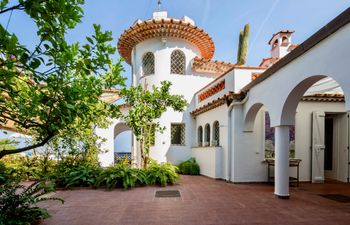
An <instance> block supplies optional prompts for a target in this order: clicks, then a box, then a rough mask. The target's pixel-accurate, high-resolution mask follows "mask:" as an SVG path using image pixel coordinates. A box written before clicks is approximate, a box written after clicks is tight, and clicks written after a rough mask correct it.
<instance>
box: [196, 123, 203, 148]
mask: <svg viewBox="0 0 350 225" xmlns="http://www.w3.org/2000/svg"><path fill="white" fill-rule="evenodd" d="M197 135H198V146H202V145H203V127H202V126H199V127H198V133H197Z"/></svg>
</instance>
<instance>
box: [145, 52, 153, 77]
mask: <svg viewBox="0 0 350 225" xmlns="http://www.w3.org/2000/svg"><path fill="white" fill-rule="evenodd" d="M142 69H143V75H144V76H145V75H150V74H154V55H153V53H152V52H147V53H146V54H145V55H144V56H143V58H142Z"/></svg>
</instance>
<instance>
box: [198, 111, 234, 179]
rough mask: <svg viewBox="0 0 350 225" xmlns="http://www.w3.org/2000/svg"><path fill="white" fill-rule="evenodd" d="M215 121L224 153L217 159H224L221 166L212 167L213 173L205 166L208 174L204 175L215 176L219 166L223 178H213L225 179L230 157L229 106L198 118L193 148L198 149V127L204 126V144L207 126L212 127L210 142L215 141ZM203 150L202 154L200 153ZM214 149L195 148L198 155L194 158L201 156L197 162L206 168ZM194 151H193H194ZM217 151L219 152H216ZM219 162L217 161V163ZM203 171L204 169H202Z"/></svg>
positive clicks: (221, 150)
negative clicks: (217, 124)
mask: <svg viewBox="0 0 350 225" xmlns="http://www.w3.org/2000/svg"><path fill="white" fill-rule="evenodd" d="M215 121H218V122H219V126H220V141H219V142H220V147H221V149H220V152H222V154H221V155H218V156H217V157H222V159H221V160H220V162H221V164H220V165H215V166H213V167H211V171H210V172H209V170H210V169H209V168H208V166H205V168H204V171H206V173H207V174H204V175H206V176H211V175H209V174H215V171H217V168H216V167H217V166H219V167H220V168H221V169H220V170H221V177H217V176H215V177H213V178H223V179H224V178H225V177H226V176H227V175H226V173H227V155H228V152H227V151H228V138H229V137H228V130H227V129H228V124H227V123H228V122H227V106H226V104H224V105H221V106H219V107H217V108H215V109H212V110H210V111H207V112H205V113H203V114H200V115H198V116H197V117H196V127H195V128H194V129H193V131H192V132H194V140H195V142H194V144H193V147H198V143H197V140H198V127H199V126H202V128H203V142H204V140H205V139H204V135H205V131H204V130H205V125H206V124H209V125H210V140H213V124H214V122H215ZM210 145H212V143H210ZM201 150H203V151H202V152H201V153H202V154H200V151H201ZM211 150H212V148H209V149H208V147H202V148H201V147H198V148H195V151H196V153H193V157H195V158H196V156H200V158H198V159H197V158H196V160H197V161H198V163H199V164H200V165H202V166H204V165H205V164H206V162H207V160H209V158H210V155H212V154H214V153H213V152H212V151H211ZM192 151H193V150H192ZM215 151H217V150H215ZM205 153H208V156H203V154H205ZM215 162H217V161H215ZM201 169H202V167H201Z"/></svg>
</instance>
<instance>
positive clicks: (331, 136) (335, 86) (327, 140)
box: [281, 75, 350, 183]
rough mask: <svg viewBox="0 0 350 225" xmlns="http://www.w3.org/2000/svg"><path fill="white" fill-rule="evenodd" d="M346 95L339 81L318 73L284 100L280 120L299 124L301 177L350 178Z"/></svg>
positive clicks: (316, 180)
mask: <svg viewBox="0 0 350 225" xmlns="http://www.w3.org/2000/svg"><path fill="white" fill-rule="evenodd" d="M345 98H346V96H344V92H343V90H342V88H341V85H340V84H339V83H338V82H337V81H335V80H334V79H333V78H330V77H327V76H325V75H317V76H311V77H308V78H306V79H304V80H302V81H301V82H300V83H298V84H297V85H296V86H295V88H294V89H293V90H292V91H291V92H290V94H289V95H288V97H287V99H286V101H285V102H284V105H283V108H282V113H281V124H283V125H288V124H295V125H296V157H297V158H300V159H301V160H302V164H301V168H300V172H301V180H303V181H310V180H311V181H312V182H313V183H324V182H325V180H326V179H332V180H333V179H334V180H338V181H343V182H346V181H348V180H349V171H350V170H349V169H350V168H349V166H348V165H349V160H348V153H347V152H344V151H343V149H347V146H348V145H349V136H348V134H349V121H348V118H347V113H346V110H345V104H344V103H345ZM310 147H311V149H310ZM310 150H311V151H310ZM310 168H311V170H310Z"/></svg>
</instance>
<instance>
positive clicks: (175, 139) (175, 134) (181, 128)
mask: <svg viewBox="0 0 350 225" xmlns="http://www.w3.org/2000/svg"><path fill="white" fill-rule="evenodd" d="M171 144H172V145H185V124H183V123H176V124H171Z"/></svg>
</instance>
